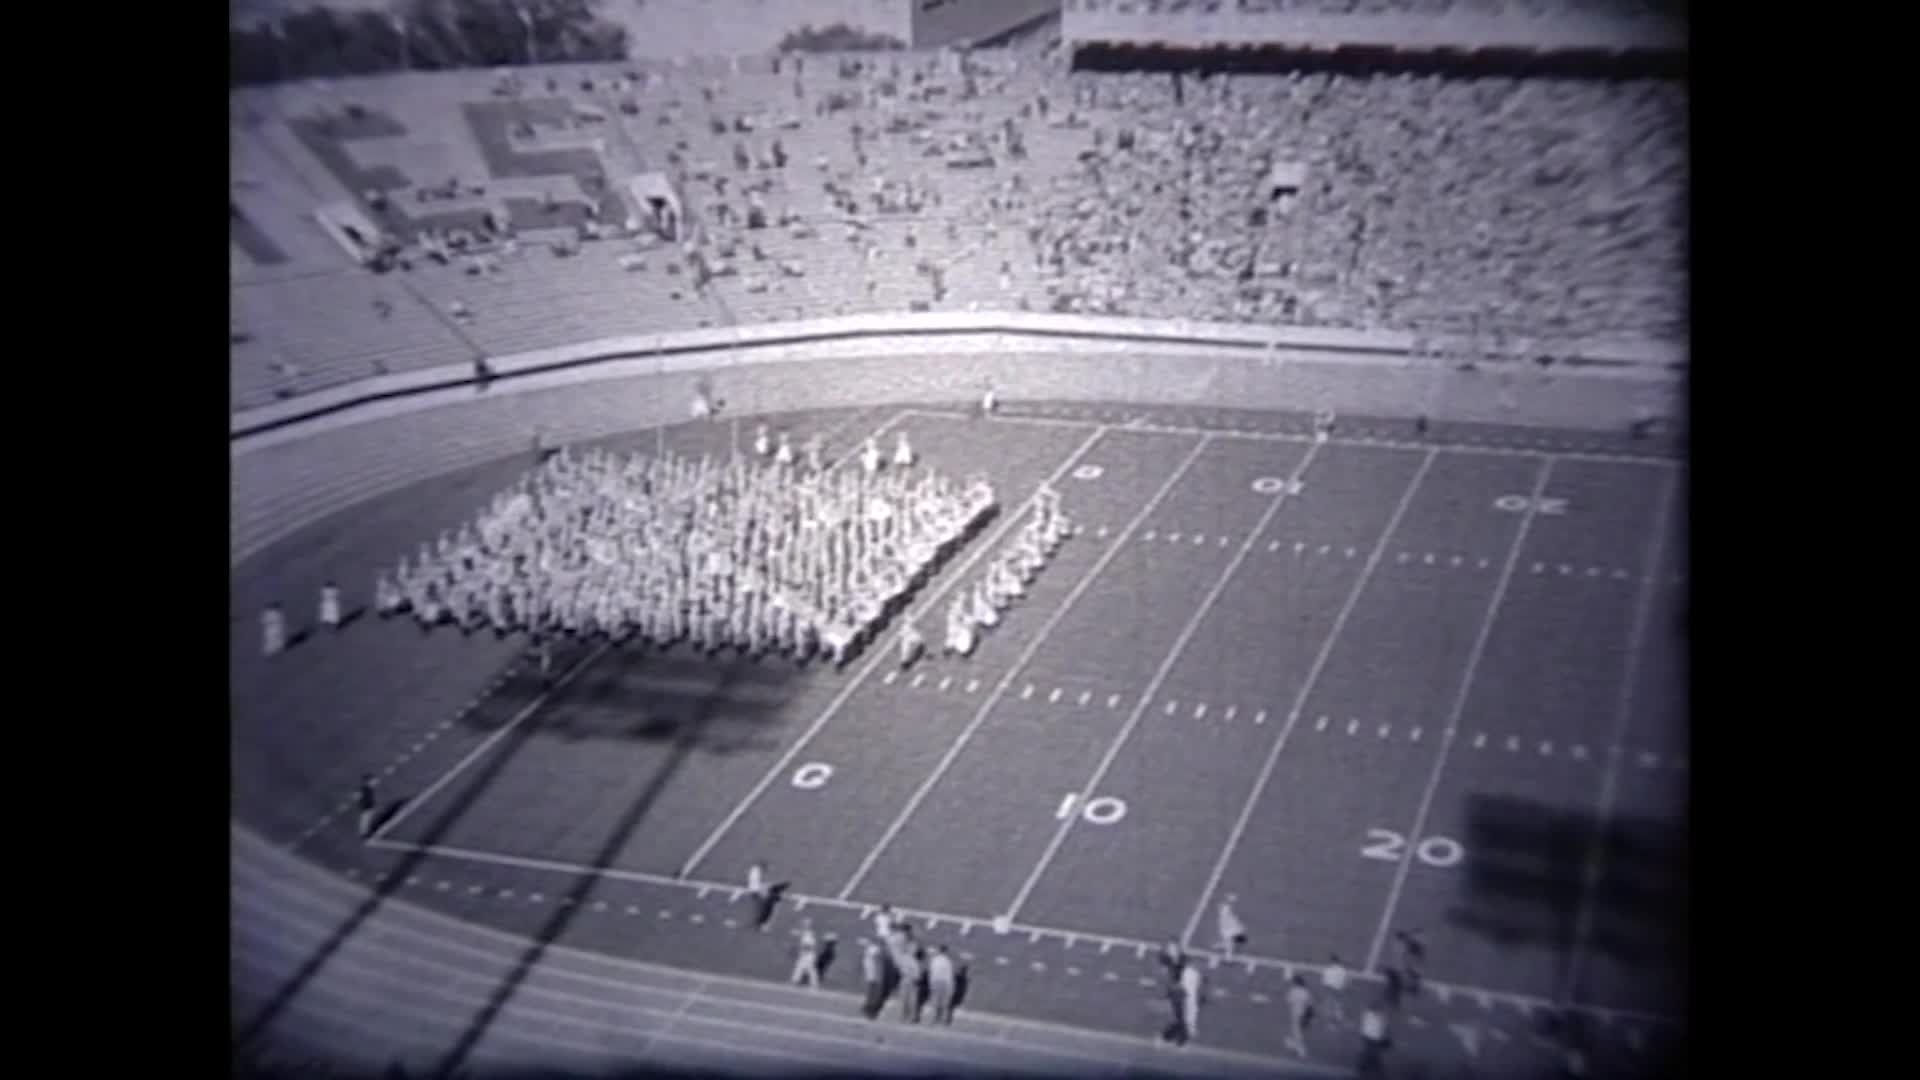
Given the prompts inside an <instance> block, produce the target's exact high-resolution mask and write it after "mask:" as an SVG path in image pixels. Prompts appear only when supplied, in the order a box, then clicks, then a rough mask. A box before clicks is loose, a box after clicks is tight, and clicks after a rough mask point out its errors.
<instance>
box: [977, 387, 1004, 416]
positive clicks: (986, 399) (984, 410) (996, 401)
mask: <svg viewBox="0 0 1920 1080" xmlns="http://www.w3.org/2000/svg"><path fill="white" fill-rule="evenodd" d="M999 407H1000V398H999V396H998V395H996V394H995V393H994V391H993V384H992V383H988V384H987V386H986V389H985V390H984V391H982V392H981V394H980V415H981V416H992V415H993V411H994V410H995V409H997V408H999Z"/></svg>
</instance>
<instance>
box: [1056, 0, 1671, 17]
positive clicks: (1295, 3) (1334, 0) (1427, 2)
mask: <svg viewBox="0 0 1920 1080" xmlns="http://www.w3.org/2000/svg"><path fill="white" fill-rule="evenodd" d="M1065 6H1066V10H1067V11H1070V12H1071V11H1084V12H1088V13H1099V12H1107V11H1111V12H1116V13H1123V14H1131V13H1143V14H1151V15H1179V14H1185V13H1193V14H1201V15H1218V14H1242V15H1456V14H1458V15H1509V14H1512V15H1532V16H1542V17H1553V16H1566V15H1586V16H1602V17H1607V18H1634V17H1642V16H1648V15H1665V16H1677V17H1684V16H1685V15H1686V13H1687V0H1066V5H1065Z"/></svg>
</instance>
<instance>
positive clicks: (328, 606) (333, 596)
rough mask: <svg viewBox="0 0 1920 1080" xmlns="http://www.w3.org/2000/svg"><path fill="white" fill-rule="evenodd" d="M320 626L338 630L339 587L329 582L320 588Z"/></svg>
mask: <svg viewBox="0 0 1920 1080" xmlns="http://www.w3.org/2000/svg"><path fill="white" fill-rule="evenodd" d="M320 625H321V626H324V627H326V628H327V629H329V630H338V629H340V587H339V586H338V585H335V584H334V583H333V582H331V581H329V582H327V583H326V584H325V585H322V586H321V587H320Z"/></svg>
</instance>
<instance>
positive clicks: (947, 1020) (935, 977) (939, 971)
mask: <svg viewBox="0 0 1920 1080" xmlns="http://www.w3.org/2000/svg"><path fill="white" fill-rule="evenodd" d="M954 986H955V979H954V971H953V957H952V956H951V955H949V954H948V953H947V947H946V946H945V945H942V946H940V947H938V948H936V949H934V950H933V956H931V957H930V958H928V960H927V989H928V990H929V991H930V992H931V994H932V996H933V1022H934V1023H936V1024H951V1023H953V993H954Z"/></svg>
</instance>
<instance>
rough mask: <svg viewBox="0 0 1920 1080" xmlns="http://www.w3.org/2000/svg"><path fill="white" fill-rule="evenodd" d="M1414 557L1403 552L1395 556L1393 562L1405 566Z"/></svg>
mask: <svg viewBox="0 0 1920 1080" xmlns="http://www.w3.org/2000/svg"><path fill="white" fill-rule="evenodd" d="M1412 557H1413V555H1412V553H1410V552H1405V551H1403V552H1401V553H1400V554H1398V555H1395V556H1394V557H1393V561H1394V562H1397V563H1399V564H1401V565H1402V566H1405V565H1406V563H1407V560H1408V559H1411V558H1412Z"/></svg>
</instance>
